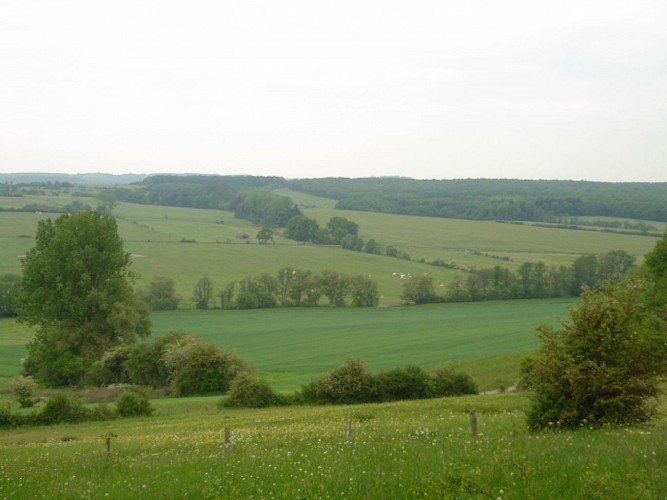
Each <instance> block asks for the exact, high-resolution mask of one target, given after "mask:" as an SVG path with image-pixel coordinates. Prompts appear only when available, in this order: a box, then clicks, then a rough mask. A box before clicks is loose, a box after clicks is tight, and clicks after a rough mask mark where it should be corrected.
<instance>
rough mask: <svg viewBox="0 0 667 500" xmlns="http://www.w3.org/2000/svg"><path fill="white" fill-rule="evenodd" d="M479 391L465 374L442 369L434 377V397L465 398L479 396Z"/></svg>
mask: <svg viewBox="0 0 667 500" xmlns="http://www.w3.org/2000/svg"><path fill="white" fill-rule="evenodd" d="M478 392H479V389H478V388H477V385H476V384H475V382H474V381H473V379H472V378H471V377H470V376H469V375H466V374H465V373H455V372H452V371H451V370H449V369H448V368H442V369H440V370H438V371H437V372H435V374H434V375H433V395H434V396H435V397H442V396H463V395H465V394H477V393H478Z"/></svg>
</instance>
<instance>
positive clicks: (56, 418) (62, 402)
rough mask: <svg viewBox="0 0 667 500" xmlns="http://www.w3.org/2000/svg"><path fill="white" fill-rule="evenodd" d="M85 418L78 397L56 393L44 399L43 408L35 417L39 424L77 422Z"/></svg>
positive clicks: (84, 411)
mask: <svg viewBox="0 0 667 500" xmlns="http://www.w3.org/2000/svg"><path fill="white" fill-rule="evenodd" d="M85 419H86V410H85V409H84V407H83V404H82V403H81V401H79V400H78V399H75V398H72V397H69V396H67V395H66V394H56V395H54V396H52V397H50V398H49V399H48V400H47V401H46V406H44V409H43V410H42V411H41V412H40V413H38V414H37V415H36V417H35V421H36V422H37V423H39V424H46V425H53V424H62V423H78V422H83V421H84V420H85Z"/></svg>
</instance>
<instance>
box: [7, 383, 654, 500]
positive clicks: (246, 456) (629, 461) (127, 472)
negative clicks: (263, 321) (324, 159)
mask: <svg viewBox="0 0 667 500" xmlns="http://www.w3.org/2000/svg"><path fill="white" fill-rule="evenodd" d="M216 401H217V398H193V399H187V400H178V401H176V400H162V401H159V402H157V404H156V405H157V407H158V410H157V415H156V416H154V417H151V418H145V419H136V420H125V421H113V422H105V423H97V424H80V425H62V426H56V427H50V428H30V429H18V430H11V431H7V430H5V431H1V432H0V497H3V498H38V497H39V498H41V497H43V496H44V495H46V496H48V497H49V498H122V499H125V498H157V497H162V498H183V497H186V496H188V497H195V498H234V499H236V498H373V499H374V498H392V499H394V498H396V499H399V498H420V497H425V498H483V497H488V498H540V499H549V498H554V499H555V498H558V499H561V498H664V497H665V495H667V422H666V421H665V418H664V417H663V418H661V419H660V420H659V421H657V422H656V423H655V424H654V425H651V426H643V427H639V428H605V429H602V430H598V431H592V430H587V429H582V430H580V431H577V432H562V433H556V432H547V433H538V434H531V433H528V432H527V431H526V429H525V425H524V410H525V408H526V407H527V404H528V403H527V401H528V400H527V397H526V396H525V395H522V394H504V395H499V396H475V397H464V398H445V399H438V400H428V401H420V402H401V403H393V404H384V405H361V406H338V407H290V408H272V409H266V410H224V411H222V410H218V409H217V408H216V406H215V403H216ZM471 408H475V409H476V411H477V416H478V428H479V432H478V435H477V437H475V438H473V437H472V436H471V432H470V427H469V422H468V411H469V409H471ZM664 409H665V408H664V405H663V410H664ZM347 418H351V419H352V439H351V440H347V439H346V438H345V437H344V427H345V419H347ZM225 427H229V428H230V429H231V446H229V447H226V446H225V442H224V428H225ZM109 435H113V437H112V440H111V452H110V453H107V452H106V451H105V447H104V438H105V437H106V436H109Z"/></svg>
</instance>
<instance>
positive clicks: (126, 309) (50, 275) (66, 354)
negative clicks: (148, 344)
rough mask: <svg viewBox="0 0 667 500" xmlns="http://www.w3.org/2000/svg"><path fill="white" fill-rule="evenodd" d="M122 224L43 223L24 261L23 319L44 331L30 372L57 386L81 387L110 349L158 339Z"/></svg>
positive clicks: (72, 217) (99, 220) (84, 215)
mask: <svg viewBox="0 0 667 500" xmlns="http://www.w3.org/2000/svg"><path fill="white" fill-rule="evenodd" d="M129 265H130V254H128V253H126V252H124V250H123V241H122V240H121V239H120V237H119V236H118V232H117V226H116V221H115V219H114V218H113V217H111V216H109V215H103V214H100V213H98V212H90V211H88V212H78V213H74V214H66V215H62V216H60V217H59V218H57V219H56V220H55V221H54V220H52V219H45V220H43V221H40V222H39V225H38V228H37V235H36V243H35V246H34V247H33V248H32V249H30V250H29V251H28V253H27V254H26V256H25V259H24V260H23V280H22V286H21V293H20V296H19V320H20V321H22V322H25V323H27V324H29V325H33V326H37V327H38V330H37V334H36V336H35V339H34V341H33V342H32V343H31V344H30V346H29V348H28V352H29V355H28V358H27V359H26V363H25V365H24V369H25V371H26V372H27V374H28V375H35V377H36V378H39V379H41V380H43V381H44V382H46V383H47V384H50V385H68V384H76V383H79V382H80V381H81V379H82V378H83V376H84V375H85V373H86V371H87V370H88V369H89V368H90V366H91V364H92V363H93V362H94V361H96V360H98V359H99V358H100V357H101V356H102V354H103V353H104V352H105V351H106V350H107V349H109V348H111V347H114V346H116V345H119V344H122V343H131V342H134V341H135V340H136V338H137V337H144V336H147V335H149V333H150V321H149V320H148V310H147V308H146V306H145V305H144V304H143V303H142V302H141V301H139V300H138V299H137V297H136V295H135V294H134V291H133V290H132V287H131V284H130V278H131V274H130V273H129V272H128V267H129Z"/></svg>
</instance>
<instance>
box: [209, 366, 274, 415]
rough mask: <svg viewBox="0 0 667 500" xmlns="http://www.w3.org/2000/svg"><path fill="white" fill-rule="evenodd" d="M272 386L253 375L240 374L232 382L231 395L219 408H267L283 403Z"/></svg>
mask: <svg viewBox="0 0 667 500" xmlns="http://www.w3.org/2000/svg"><path fill="white" fill-rule="evenodd" d="M283 402H284V401H283V399H282V398H281V397H280V396H278V395H277V394H276V393H275V392H273V389H271V386H270V385H269V384H268V383H266V382H265V381H263V380H260V379H259V378H257V376H255V375H253V374H252V373H248V372H243V373H239V374H238V375H237V376H236V377H235V378H234V380H233V381H232V384H231V387H230V388H229V395H228V397H227V398H226V399H223V400H222V401H221V402H220V404H219V406H220V407H226V408H265V407H267V406H273V405H278V404H281V403H283Z"/></svg>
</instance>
